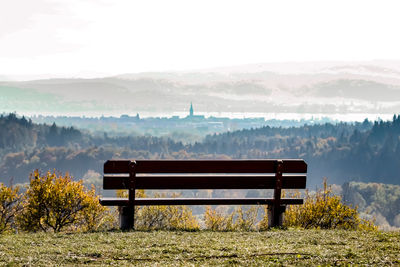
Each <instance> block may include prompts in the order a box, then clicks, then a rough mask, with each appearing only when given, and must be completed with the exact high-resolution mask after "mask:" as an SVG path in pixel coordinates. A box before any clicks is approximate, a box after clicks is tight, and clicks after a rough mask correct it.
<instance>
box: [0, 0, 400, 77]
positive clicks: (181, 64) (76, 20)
mask: <svg viewBox="0 0 400 267" xmlns="http://www.w3.org/2000/svg"><path fill="white" fill-rule="evenodd" d="M399 10H400V1H398V0H395V1H387V0H381V1H369V0H361V1H358V0H345V1H342V0H335V1H325V0H302V1H298V0H294V1H289V0H282V1H267V0H262V1H254V0H246V1H235V0H229V1H226V0H212V1H209V0H202V1H191V0H168V1H165V0H160V1H158V0H146V1H135V0H118V1H114V0H35V1H32V0H1V1H0V76H2V75H40V74H53V75H64V76H69V77H71V76H81V77H83V76H88V77H89V76H104V75H115V74H121V73H136V72H148V71H176V70H195V69H204V68H213V67H219V66H234V65H242V64H254V63H268V62H304V61H326V60H329V61H332V60H333V61H363V60H375V59H383V60H399V59H400V49H399V47H400V34H398V27H399V25H400V16H399V15H398V14H399Z"/></svg>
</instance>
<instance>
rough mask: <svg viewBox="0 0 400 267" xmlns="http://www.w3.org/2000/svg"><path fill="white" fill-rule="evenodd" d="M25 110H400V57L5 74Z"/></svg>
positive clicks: (7, 88)
mask: <svg viewBox="0 0 400 267" xmlns="http://www.w3.org/2000/svg"><path fill="white" fill-rule="evenodd" d="M0 93H1V97H0V106H1V107H3V110H2V111H3V112H14V111H17V112H18V113H20V114H33V113H34V114H40V113H41V114H64V115H65V114H73V115H86V116H88V115H95V116H101V115H102V114H104V115H113V114H114V115H115V114H119V115H120V114H136V113H137V112H139V113H147V114H172V113H173V112H186V111H187V109H188V103H190V102H191V101H194V102H195V106H196V111H197V112H199V113H207V112H221V111H222V112H240V113H323V114H335V113H342V114H346V113H363V114H365V113H373V114H384V113H386V114H394V113H397V112H398V110H400V62H395V61H394V62H390V61H388V62H384V61H382V62H381V61H371V62H358V63H357V62H356V63H349V62H325V63H324V62H316V63H281V64H278V63H277V64H255V65H248V66H239V67H232V68H216V69H210V70H198V71H191V72H169V73H138V74H122V75H117V76H114V77H106V78H94V79H47V80H46V79H44V80H33V81H20V82H15V81H2V82H0Z"/></svg>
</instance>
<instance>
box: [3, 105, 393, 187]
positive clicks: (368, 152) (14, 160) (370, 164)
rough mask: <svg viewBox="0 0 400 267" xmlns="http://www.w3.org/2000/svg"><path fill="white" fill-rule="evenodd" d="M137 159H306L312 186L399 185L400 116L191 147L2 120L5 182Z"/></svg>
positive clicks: (266, 131)
mask: <svg viewBox="0 0 400 267" xmlns="http://www.w3.org/2000/svg"><path fill="white" fill-rule="evenodd" d="M111 158H133V159H135V158H136V159H172V158H176V159H199V158H203V159H204V158H207V159H216V158H218V159H231V158H236V159H246V158H254V159H261V158H303V159H305V160H306V161H307V163H308V165H309V172H308V177H309V178H308V185H309V186H310V187H313V186H315V185H317V184H318V185H319V184H321V180H322V178H323V177H327V178H328V182H329V183H335V184H343V183H345V182H348V181H359V182H380V183H387V184H400V177H399V176H400V174H399V166H400V116H397V115H394V116H393V120H391V121H375V122H371V121H368V120H365V121H364V122H362V123H358V122H356V123H338V124H330V123H326V124H320V125H311V126H310V125H304V126H301V127H289V128H282V127H269V126H266V127H262V128H257V129H247V130H239V131H234V132H226V133H222V134H214V135H208V136H206V137H205V138H204V140H203V141H201V142H195V143H189V144H184V143H182V142H177V141H174V140H172V139H170V138H164V137H153V136H148V135H145V136H124V137H108V135H107V133H106V132H105V133H104V135H103V136H99V135H96V136H94V135H91V134H89V133H86V132H84V131H81V130H78V129H76V128H74V127H58V126H57V125H56V124H52V125H46V124H36V123H33V122H32V121H31V120H29V119H26V118H25V117H22V118H20V117H18V116H16V114H13V113H12V114H8V115H5V116H4V115H3V116H0V181H2V182H5V183H8V182H9V181H10V180H12V182H13V183H24V182H26V181H27V180H28V177H29V173H31V172H32V170H34V169H41V170H43V171H46V170H49V169H51V170H52V169H56V170H59V171H62V172H66V171H68V172H70V173H71V174H72V175H73V176H74V177H76V178H82V177H84V176H85V174H87V173H88V172H89V171H91V172H93V171H94V172H96V173H101V172H102V165H103V163H104V161H106V160H108V159H111Z"/></svg>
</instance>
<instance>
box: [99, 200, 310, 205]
mask: <svg viewBox="0 0 400 267" xmlns="http://www.w3.org/2000/svg"><path fill="white" fill-rule="evenodd" d="M274 201H275V200H274V199H273V198H136V199H135V201H134V204H135V206H136V205H137V206H169V205H272V204H274ZM100 203H101V205H103V206H127V205H128V203H129V200H128V198H102V199H101V200H100ZM280 203H281V204H282V205H300V204H303V199H298V198H282V199H281V201H280Z"/></svg>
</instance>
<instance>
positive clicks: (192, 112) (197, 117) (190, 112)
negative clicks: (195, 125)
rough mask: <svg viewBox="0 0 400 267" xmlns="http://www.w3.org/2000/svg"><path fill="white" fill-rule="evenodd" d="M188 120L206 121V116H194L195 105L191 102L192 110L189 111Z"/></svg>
mask: <svg viewBox="0 0 400 267" xmlns="http://www.w3.org/2000/svg"><path fill="white" fill-rule="evenodd" d="M186 118H187V119H191V120H193V119H197V120H199V119H205V117H204V115H194V109H193V104H192V102H190V109H189V115H188V116H187V117H186Z"/></svg>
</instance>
